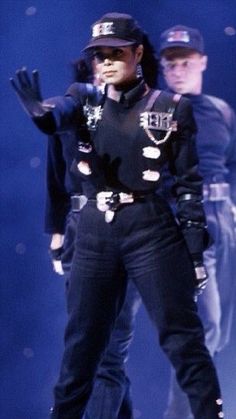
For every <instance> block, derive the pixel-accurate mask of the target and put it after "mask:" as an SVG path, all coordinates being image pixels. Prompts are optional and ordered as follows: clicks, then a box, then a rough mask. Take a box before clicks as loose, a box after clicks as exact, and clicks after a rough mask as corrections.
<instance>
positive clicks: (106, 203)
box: [96, 191, 134, 223]
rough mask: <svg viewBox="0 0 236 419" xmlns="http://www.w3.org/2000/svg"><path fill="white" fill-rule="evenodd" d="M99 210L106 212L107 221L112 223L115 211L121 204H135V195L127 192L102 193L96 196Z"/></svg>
mask: <svg viewBox="0 0 236 419" xmlns="http://www.w3.org/2000/svg"><path fill="white" fill-rule="evenodd" d="M96 200H97V209H98V210H99V211H102V212H105V221H106V222H107V223H110V222H111V221H112V220H113V218H114V215H115V211H116V210H117V209H118V208H119V206H120V205H121V204H130V203H132V202H134V197H133V194H132V193H130V194H127V193H125V192H119V193H115V192H112V191H102V192H99V193H98V194H97V196H96Z"/></svg>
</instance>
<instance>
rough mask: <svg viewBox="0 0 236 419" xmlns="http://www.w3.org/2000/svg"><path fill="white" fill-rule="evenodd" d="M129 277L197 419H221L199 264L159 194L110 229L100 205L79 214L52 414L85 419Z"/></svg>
mask: <svg viewBox="0 0 236 419" xmlns="http://www.w3.org/2000/svg"><path fill="white" fill-rule="evenodd" d="M123 273H124V274H123ZM127 277H128V278H129V280H132V281H134V283H135V285H136V287H137V289H138V291H139V293H140V295H141V297H142V300H143V302H144V304H145V306H146V308H147V311H148V313H149V315H150V318H151V319H152V321H153V322H154V324H155V326H156V327H157V330H158V333H159V341H160V345H161V347H162V349H163V351H164V352H165V353H166V355H167V356H168V358H169V359H170V361H171V363H172V365H173V366H174V368H175V370H176V374H177V378H178V381H179V384H180V386H181V387H182V389H183V390H184V391H185V392H186V393H187V395H188V397H189V401H190V404H191V408H192V412H193V414H194V417H195V419H218V418H219V415H218V413H219V412H220V411H221V406H219V403H220V402H219V399H220V389H219V384H218V380H217V376H216V372H215V368H214V366H213V363H212V360H211V357H210V355H209V352H208V350H207V349H206V347H205V345H204V332H203V328H202V324H201V321H200V319H199V317H198V315H197V308H196V304H195V303H194V299H193V293H194V270H193V265H192V262H191V260H190V257H189V254H188V252H187V249H186V246H185V243H184V240H183V237H182V235H181V233H180V231H179V229H178V226H177V225H176V222H175V220H174V217H173V215H172V213H171V212H170V210H169V208H168V206H167V205H166V204H165V202H164V201H163V200H161V199H160V198H158V197H156V199H155V200H154V199H152V200H147V201H146V202H143V203H134V204H132V205H127V206H126V207H123V208H122V209H121V210H119V211H118V212H117V214H116V215H115V218H114V220H113V222H112V223H109V224H107V223H106V222H105V221H104V214H103V213H101V212H99V211H98V210H97V208H96V205H95V203H92V202H90V203H89V204H88V205H86V206H85V207H84V208H83V210H82V211H81V214H80V222H79V224H78V235H77V241H76V250H75V253H74V257H73V263H72V270H71V276H70V281H69V288H68V324H67V327H66V332H65V350H64V355H63V360H62V365H61V371H60V377H59V380H58V383H57V385H56V386H55V405H54V412H53V416H52V417H53V418H57V419H79V418H82V416H83V414H84V411H85V408H86V405H87V403H88V400H89V396H90V394H91V392H92V388H93V383H94V379H95V376H96V373H97V371H98V368H99V364H100V362H101V359H102V356H103V354H104V353H105V350H106V347H107V345H108V343H109V339H110V336H111V333H112V329H113V326H114V323H115V319H116V316H117V313H118V312H119V310H120V307H121V305H122V303H123V300H124V295H125V291H126V287H127ZM217 401H218V402H217Z"/></svg>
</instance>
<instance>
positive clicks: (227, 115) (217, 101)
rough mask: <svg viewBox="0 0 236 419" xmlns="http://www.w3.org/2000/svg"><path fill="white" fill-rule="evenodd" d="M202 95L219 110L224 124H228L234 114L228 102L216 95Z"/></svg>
mask: <svg viewBox="0 0 236 419" xmlns="http://www.w3.org/2000/svg"><path fill="white" fill-rule="evenodd" d="M203 96H204V97H205V98H206V99H207V100H208V101H210V102H211V103H212V105H213V106H215V108H217V109H218V111H219V112H221V114H222V115H223V117H224V120H225V122H226V124H227V125H229V126H230V125H231V123H232V120H233V118H234V116H235V113H234V110H233V108H232V107H231V106H230V105H229V103H227V102H226V101H225V100H224V99H222V98H219V97H217V96H212V95H203Z"/></svg>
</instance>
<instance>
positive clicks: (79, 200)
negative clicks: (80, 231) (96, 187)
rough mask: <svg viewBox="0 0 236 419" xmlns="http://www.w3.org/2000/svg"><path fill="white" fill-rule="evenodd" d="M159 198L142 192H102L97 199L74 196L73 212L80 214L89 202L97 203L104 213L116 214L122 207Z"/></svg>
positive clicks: (153, 193)
mask: <svg viewBox="0 0 236 419" xmlns="http://www.w3.org/2000/svg"><path fill="white" fill-rule="evenodd" d="M155 196H157V195H156V193H155V192H153V191H151V192H150V191H141V192H136V191H135V192H113V191H101V192H99V193H98V194H97V195H96V198H87V197H86V196H85V195H76V194H75V195H72V196H71V210H72V211H73V212H79V211H80V210H81V209H82V208H83V207H84V206H85V205H86V204H87V202H88V201H89V202H90V201H92V202H95V203H96V205H97V208H98V209H99V211H102V212H105V213H106V212H107V211H111V212H113V213H114V212H115V211H117V210H118V209H119V208H120V207H121V206H123V205H126V204H127V205H128V204H132V203H134V202H137V201H140V202H142V201H147V200H150V199H153V197H155Z"/></svg>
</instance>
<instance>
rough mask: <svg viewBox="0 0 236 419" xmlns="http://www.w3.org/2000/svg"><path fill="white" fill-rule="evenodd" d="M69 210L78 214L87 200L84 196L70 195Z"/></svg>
mask: <svg viewBox="0 0 236 419" xmlns="http://www.w3.org/2000/svg"><path fill="white" fill-rule="evenodd" d="M70 201H71V210H72V211H73V212H79V211H81V210H82V208H83V207H84V206H85V205H86V204H87V201H88V198H87V197H86V196H85V195H72V196H71V197H70Z"/></svg>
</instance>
